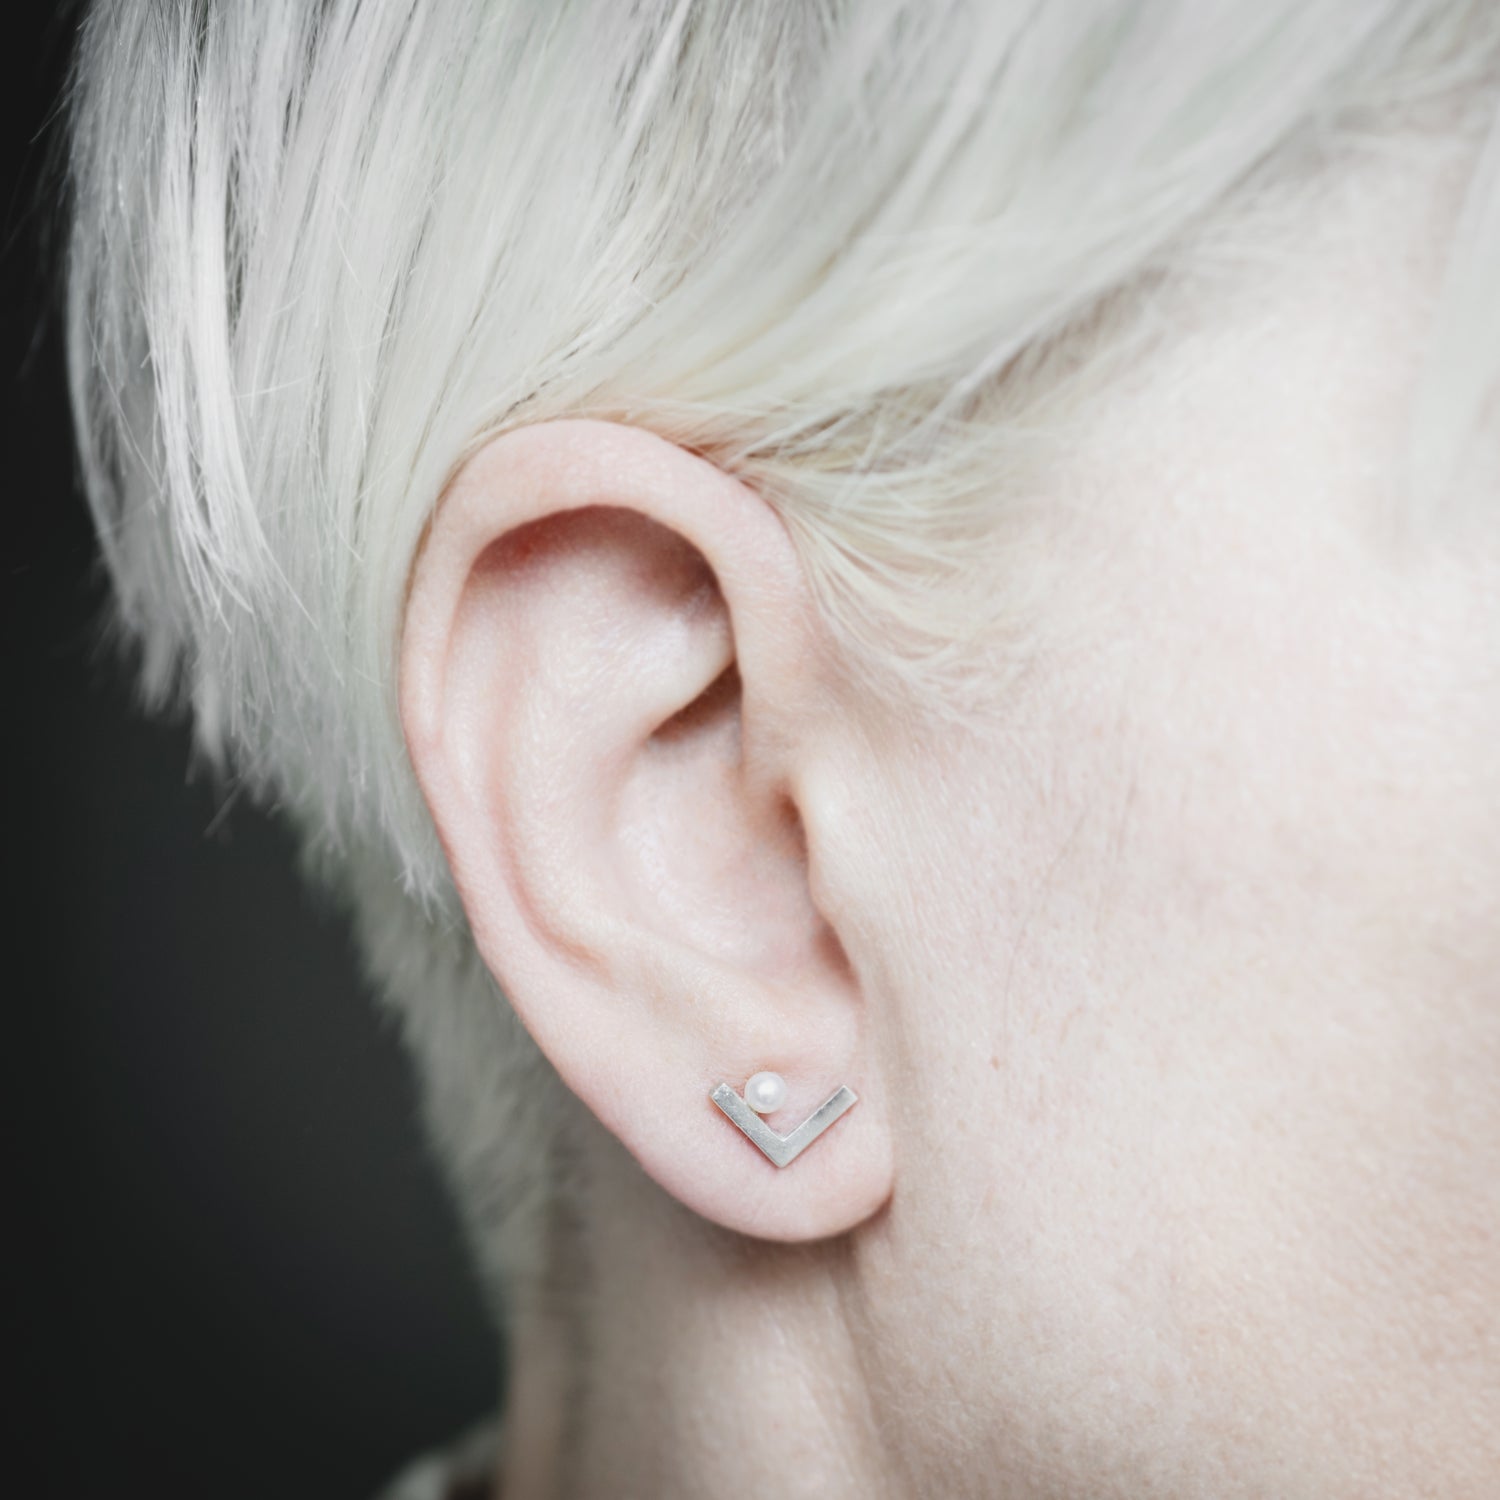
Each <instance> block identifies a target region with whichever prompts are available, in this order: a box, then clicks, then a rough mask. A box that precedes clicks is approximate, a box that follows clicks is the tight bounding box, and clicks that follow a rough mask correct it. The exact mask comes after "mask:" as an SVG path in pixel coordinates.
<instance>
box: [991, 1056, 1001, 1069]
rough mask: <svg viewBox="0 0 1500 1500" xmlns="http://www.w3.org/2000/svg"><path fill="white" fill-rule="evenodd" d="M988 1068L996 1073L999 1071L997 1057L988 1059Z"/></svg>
mask: <svg viewBox="0 0 1500 1500" xmlns="http://www.w3.org/2000/svg"><path fill="white" fill-rule="evenodd" d="M990 1066H991V1067H992V1068H993V1069H994V1070H995V1071H996V1072H997V1073H998V1072H999V1071H1000V1059H999V1058H998V1057H992V1058H991V1059H990Z"/></svg>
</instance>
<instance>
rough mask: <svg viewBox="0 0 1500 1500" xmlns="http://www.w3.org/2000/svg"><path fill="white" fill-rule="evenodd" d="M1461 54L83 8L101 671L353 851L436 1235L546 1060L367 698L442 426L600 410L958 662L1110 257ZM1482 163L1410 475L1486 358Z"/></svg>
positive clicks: (330, 11) (1178, 39)
mask: <svg viewBox="0 0 1500 1500" xmlns="http://www.w3.org/2000/svg"><path fill="white" fill-rule="evenodd" d="M1497 59H1500V7H1496V6H1495V5H1494V4H1493V3H1492V0H1051V3H1047V0H988V3H980V0H546V3H543V0H384V3H368V0H366V3H361V0H321V3H314V0H244V3H228V0H225V3H219V4H214V3H211V0H103V3H99V4H97V5H96V6H95V7H94V8H93V10H92V11H91V12H90V14H89V15H88V18H87V21H86V23H85V24H84V26H83V29H82V34H81V38H80V49H79V54H78V61H77V67H76V73H75V79H74V84H73V96H72V101H71V105H72V107H71V117H70V119H71V138H70V139H71V157H70V167H71V172H70V178H71V209H70V213H71V240H70V253H69V260H68V282H69V300H68V326H69V358H70V369H71V384H72V398H73V404H74V408H75V413H76V418H77V427H78V433H79V441H80V448H81V453H82V463H83V473H84V478H85V483H86V487H87V491H88V495H89V498H90V501H91V503H92V506H93V511H94V515H95V519H96V522H97V526H98V531H99V535H100V538H101V542H102V546H103V550H104V555H105V559H106V562H107V564H108V567H109V570H110V573H111V575H112V578H113V581H114V586H115V591H116V597H117V600H118V612H119V618H120V621H121V623H122V625H123V627H124V629H125V631H126V632H127V633H128V635H129V637H130V638H131V639H132V640H134V641H136V642H138V643H139V647H140V650H141V655H142V663H143V679H144V683H145V688H146V691H147V693H148V694H149V696H150V698H151V699H152V700H153V701H161V700H164V699H168V698H172V697H176V696H179V695H180V696H181V697H183V698H185V700H186V701H187V702H188V703H189V704H190V707H191V711H192V716H193V722H194V724H195V726H196V732H197V736H198V739H199V741H200V743H201V744H202V745H203V746H204V747H205V748H206V749H207V750H208V751H209V752H210V753H211V754H212V755H213V756H214V757H215V759H217V760H218V761H220V762H221V763H222V764H224V765H226V766H227V767H229V768H231V769H232V772H233V774H234V775H235V776H236V777H238V778H239V779H240V780H241V781H242V782H243V783H244V784H245V785H247V786H248V787H249V788H250V789H251V790H252V791H253V792H255V793H257V794H258V795H260V796H261V797H262V798H265V799H267V800H269V801H271V802H273V803H274V804H276V805H277V806H279V807H280V808H282V809H283V810H284V811H285V812H286V813H288V814H289V815H290V817H291V818H292V819H293V821H294V822H295V823H296V825H297V827H298V828H299V830H300V831H301V833H302V835H303V837H304V840H305V842H306V846H307V848H308V850H309V852H310V855H311V856H312V857H313V859H314V860H315V861H316V862H317V863H318V864H319V865H321V866H322V867H324V868H326V869H332V870H337V871H339V872H340V873H341V877H342V879H343V880H344V882H345V883H346V885H347V887H348V888H349V889H351V890H353V891H354V892H355V899H354V905H355V909H356V913H357V915H358V918H359V920H360V922H361V929H362V932H363V934H364V939H363V940H364V943H365V948H366V953H367V957H368V960H369V962H370V964H371V967H372V969H373V970H374V971H375V972H376V973H377V974H378V975H379V976H380V978H381V981H382V984H383V985H384V986H385V987H386V988H387V990H388V991H389V992H390V993H391V995H392V996H393V997H394V999H395V1001H396V1003H397V1007H398V1011H399V1013H400V1014H401V1015H402V1017H403V1019H404V1023H405V1025H406V1027H407V1030H408V1033H409V1035H410V1037H411V1039H412V1041H413V1044H414V1046H415V1047H416V1049H417V1051H418V1053H419V1055H420V1057H421V1060H422V1065H423V1069H424V1072H425V1074H426V1081H427V1085H428V1092H429V1099H430V1106H431V1112H432V1118H433V1120H434V1124H435V1127H436V1129H437V1132H438V1134H439V1136H440V1138H441V1140H442V1142H443V1150H444V1154H445V1156H446V1158H447V1159H448V1161H449V1162H450V1164H451V1165H452V1166H453V1168H454V1171H455V1173H456V1175H457V1177H458V1178H459V1180H460V1182H461V1183H462V1184H463V1189H464V1195H465V1198H466V1202H467V1206H468V1209H469V1212H470V1213H471V1215H472V1216H473V1218H474V1221H475V1226H476V1233H478V1234H479V1235H480V1236H481V1238H482V1239H484V1241H485V1246H486V1248H485V1251H484V1258H485V1259H486V1260H487V1261H489V1262H491V1263H494V1262H495V1261H496V1260H497V1259H498V1260H500V1261H505V1262H506V1263H507V1264H508V1265H509V1267H510V1269H511V1271H512V1273H514V1274H520V1273H522V1272H523V1271H524V1269H525V1266H524V1262H525V1261H526V1258H527V1253H526V1252H525V1250H524V1249H522V1248H516V1246H520V1245H521V1244H522V1241H521V1240H517V1241H516V1242H515V1245H514V1246H512V1247H511V1248H510V1249H508V1250H502V1249H499V1248H497V1247H498V1246H500V1245H501V1228H500V1224H501V1221H502V1220H503V1219H505V1218H506V1216H507V1215H509V1217H510V1218H511V1219H512V1220H514V1221H520V1220H527V1221H528V1222H534V1221H535V1220H537V1219H538V1218H539V1217H541V1216H540V1215H539V1214H537V1213H534V1212H533V1209H535V1208H536V1207H537V1206H538V1205H541V1204H545V1203H546V1202H548V1201H551V1198H552V1195H553V1194H554V1193H555V1180H556V1179H555V1167H554V1166H553V1165H547V1166H544V1168H543V1169H541V1170H538V1171H532V1172H531V1173H530V1175H529V1176H528V1175H527V1173H526V1171H525V1169H524V1166H523V1164H524V1163H525V1162H527V1161H528V1160H532V1161H535V1160H538V1159H541V1160H544V1161H545V1160H546V1157H545V1147H544V1146H543V1145H542V1144H541V1141H542V1140H543V1139H544V1138H545V1137H546V1134H547V1131H548V1129H549V1128H550V1127H549V1126H548V1124H547V1115H548V1111H549V1110H550V1111H556V1110H557V1109H559V1108H561V1106H560V1105H559V1104H558V1102H557V1099H558V1096H560V1093H561V1091H560V1089H559V1087H558V1086H557V1084H556V1082H555V1080H553V1079H552V1078H551V1075H550V1072H549V1070H547V1069H546V1068H545V1066H544V1065H543V1064H541V1062H540V1060H539V1058H538V1057H537V1055H536V1054H535V1051H534V1049H532V1048H530V1046H529V1044H528V1043H527V1041H526V1039H525V1038H524V1036H523V1035H522V1034H521V1033H520V1030H519V1027H518V1026H517V1025H516V1024H515V1022H514V1020H513V1018H512V1016H511V1014H510V1011H509V1008H508V1007H507V1006H505V1005H504V1004H503V1003H502V1002H500V1001H499V1000H498V999H497V996H496V994H495V991H494V988H493V984H492V982H491V981H490V979H489V976H488V975H487V973H486V972H485V971H484V969H483V966H482V965H481V964H480V963H479V961H478V959H477V958H476V957H475V955H474V952H473V948H472V944H471V943H470V942H469V940H468V938H467V935H466V933H465V931H464V929H463V925H462V919H461V915H460V914H459V913H458V911H457V908H456V904H455V902H454V900H453V896H452V892H451V889H450V886H449V883H448V878H447V873H446V869H445V866H444V864H443V860H442V856H441V853H440V851H439V848H438V845H437V842H436V839H435V837H434V834H433V831H432V829H431V826H430V823H429V820H428V819H427V816H426V813H425V809H424V807H423V804H422V801H421V798H420V796H419V794H418V792H417V789H416V786H415V782H414V778H413V776H412V773H411V770H410V767H409V765H408V762H407V759H406V756H405V752H404V748H403V744H402V739H401V732H400V725H399V722H398V717H397V713H396V707H395V684H394V681H393V675H394V664H395V661H396V656H397V652H396V646H397V640H398V633H399V630H400V625H401V606H402V601H403V591H404V588H405V585H406V581H407V577H408V573H409V569H410V566H411V563H412V560H413V557H414V555H415V552H416V549H417V547H418V545H419V542H420V538H421V536H422V533H423V528H424V526H425V524H426V523H427V521H428V519H429V517H430V516H431V514H432V510H433V506H434V504H435V502H436V500H437V499H438V497H439V496H440V495H441V493H442V491H443V488H444V485H445V482H446V481H447V479H448V478H449V477H450V476H451V475H452V473H453V472H454V470H455V468H456V467H457V466H458V465H459V464H460V463H461V462H462V461H463V460H464V459H465V458H466V457H467V456H468V455H469V454H471V453H472V452H473V451H474V450H475V449H476V447H477V446H478V445H480V444H481V443H483V442H484V441H485V440H487V439H488V438H489V437H491V436H493V435H494V434H496V433H498V432H500V431H502V430H504V429H507V428H510V427H514V426H516V425H519V424H521V423H525V422H532V421H537V420H543V419H547V418H552V417H559V416H578V415H595V416H604V417H609V418H613V419H616V420H622V421H627V422H631V423H635V424H639V425H642V426H645V427H649V428H650V429H652V430H654V431H656V432H658V433H660V434H662V435H663V436H664V437H666V438H668V439H671V440H673V441H675V442H678V443H681V444H683V445H685V446H687V447H690V448H692V449H694V450H697V451H700V452H703V453H706V454H708V455H710V456H712V457H713V458H714V459H715V460H716V461H717V462H719V463H720V464H721V465H723V466H724V467H726V468H727V469H729V470H730V471H731V472H733V473H736V474H738V475H741V476H742V477H744V478H745V479H746V481H747V482H748V483H750V484H751V485H752V486H754V487H755V488H757V489H758V490H759V491H760V492H761V493H763V494H764V495H765V497H766V498H767V500H768V502H769V503H771V504H774V505H775V506H776V507H777V508H778V510H779V511H780V513H781V514H782V515H783V516H784V518H785V519H786V521H787V523H788V525H789V527H790V528H791V530H792V533H793V535H794V537H795V539H796V541H797V543H798V546H799V547H800V549H801V551H802V554H803V556H804V559H805V561H806V564H807V567H808V569H809V572H810V574H811V576H812V578H813V581H814V584H815V587H816V588H817V590H818V592H819V597H820V599H821V601H822V602H823V604H824V606H825V607H826V610H827V612H828V615H829V618H830V620H831V621H832V622H833V623H834V625H835V626H836V628H837V629H839V630H840V631H841V632H842V633H843V636H844V638H845V640H846V642H847V644H848V646H849V648H850V654H851V660H856V661H858V662H860V663H864V664H867V665H868V668H869V671H870V681H871V683H872V685H878V684H888V683H890V682H895V683H896V684H897V685H898V686H907V687H914V688H921V687H925V686H927V685H930V684H939V685H940V686H942V687H944V688H947V689H953V690H954V691H959V690H961V688H962V685H963V683H964V680H965V678H964V673H965V663H966V662H967V661H968V660H969V659H970V652H969V648H970V647H971V646H972V645H973V643H974V641H975V640H977V639H979V638H980V637H981V636H982V635H983V634H984V633H986V632H988V631H990V630H991V629H993V628H994V626H995V624H996V621H997V620H998V619H999V618H1001V617H1002V616H1003V615H1004V613H1005V612H1006V611H1007V610H1014V609H1015V607H1016V601H1015V600H1014V599H1006V600H1000V601H996V600H995V599H994V598H993V597H992V596H993V594H994V592H995V591H994V590H993V589H992V588H987V587H985V582H984V578H983V576H982V574H983V569H982V568H979V567H976V558H982V557H983V555H984V554H983V548H982V546H980V545H979V544H981V543H982V542H983V541H984V539H985V538H986V537H988V536H992V535H993V534H994V533H995V531H996V528H997V527H998V526H1000V525H1002V524H1003V522H1004V520H1005V517H1006V515H1007V508H1008V507H1011V508H1013V507H1015V506H1017V505H1020V504H1021V503H1023V501H1024V499H1025V494H1026V487H1025V483H1024V474H1025V472H1026V465H1027V463H1028V462H1029V461H1030V460H1031V459H1032V458H1033V457H1034V456H1035V455H1036V454H1037V453H1039V452H1042V451H1045V447H1046V444H1047V442H1048V441H1055V439H1056V434H1057V433H1058V432H1059V431H1060V430H1061V425H1060V424H1061V422H1062V420H1063V418H1064V416H1065V414H1066V412H1067V410H1068V409H1069V406H1070V403H1075V404H1076V402H1075V398H1077V397H1078V396H1079V395H1080V393H1081V392H1082V391H1083V390H1084V389H1085V386H1086V383H1087V381H1089V380H1091V379H1092V380H1097V378H1098V376H1099V372H1101V371H1104V370H1107V369H1108V368H1110V361H1109V357H1108V356H1109V354H1110V351H1111V349H1112V348H1113V349H1118V348H1119V347H1123V342H1122V341H1123V340H1124V337H1125V335H1124V333H1123V331H1122V330H1124V329H1126V328H1127V327H1128V321H1129V320H1128V318H1122V316H1121V314H1120V311H1119V310H1120V309H1121V308H1122V307H1125V308H1128V306H1129V301H1130V299H1129V297H1128V295H1127V294H1128V293H1129V291H1130V289H1131V288H1132V287H1137V286H1139V285H1140V284H1141V281H1142V278H1145V277H1148V276H1152V275H1159V274H1161V273H1162V272H1163V271H1167V272H1170V271H1171V270H1172V268H1173V267H1174V266H1179V265H1181V264H1182V263H1183V261H1184V258H1185V255H1186V247H1187V246H1188V245H1189V244H1190V243H1192V241H1193V237H1194V236H1195V235H1199V236H1201V235H1202V234H1203V233H1204V232H1205V226H1207V225H1212V224H1213V223H1215V222H1223V215H1224V213H1225V212H1226V211H1227V207H1228V206H1229V205H1231V204H1233V203H1236V202H1238V203H1244V202H1247V201H1253V200H1254V199H1255V198H1256V195H1257V193H1258V192H1262V193H1271V192H1272V191H1273V189H1274V186H1275V184H1276V183H1277V182H1278V181H1279V180H1281V177H1280V176H1278V174H1282V176H1284V175H1285V174H1286V172H1288V171H1290V168H1284V166H1283V164H1286V163H1290V162H1293V161H1294V160H1295V159H1296V156H1297V153H1298V152H1305V151H1306V150H1308V149H1309V148H1311V149H1318V148H1319V146H1320V144H1321V145H1322V146H1326V144H1327V143H1328V142H1329V141H1330V140H1333V139H1335V138H1339V139H1344V140H1349V139H1356V138H1360V137H1361V133H1362V132H1363V133H1365V134H1366V135H1368V134H1369V133H1370V132H1372V131H1373V130H1374V129H1375V127H1376V126H1377V125H1378V124H1379V123H1380V122H1382V121H1384V122H1386V123H1387V124H1388V122H1389V120H1390V119H1391V118H1392V114H1393V112H1398V111H1403V110H1420V109H1421V108H1422V107H1424V106H1425V105H1427V104H1430V103H1432V102H1434V101H1441V100H1448V101H1451V100H1453V99H1455V98H1467V97H1470V96H1475V97H1480V98H1484V97H1485V89H1484V87H1483V86H1484V85H1485V84H1486V83H1487V82H1489V81H1493V80H1494V79H1495V78H1496V75H1497V66H1500V64H1497ZM1486 107H1490V106H1486ZM1497 139H1500V138H1497ZM1481 159H1482V162H1483V168H1482V170H1481V172H1480V174H1479V175H1478V177H1477V178H1476V181H1475V186H1474V189H1473V194H1472V198H1471V202H1470V207H1469V209H1468V210H1467V212H1466V216H1465V220H1464V223H1465V225H1466V230H1465V233H1464V235H1463V237H1462V238H1461V240H1460V242H1459V244H1458V245H1457V246H1456V248H1455V253H1454V259H1453V268H1452V273H1451V289H1452V296H1451V298H1450V302H1449V304H1448V309H1447V311H1446V312H1445V313H1444V314H1443V315H1441V316H1440V317H1439V320H1438V333H1437V336H1436V338H1437V341H1436V343H1435V345H1434V354H1433V359H1434V369H1435V371H1437V372H1439V374H1438V375H1436V376H1435V377H1434V379H1433V381H1432V382H1431V383H1430V385H1429V387H1428V394H1427V395H1426V396H1425V397H1424V400H1423V401H1422V402H1421V403H1419V414H1418V418H1417V421H1416V424H1415V426H1414V429H1413V438H1412V452H1413V455H1414V457H1413V463H1412V473H1413V475H1414V476H1416V478H1417V481H1418V484H1417V488H1418V489H1419V490H1425V491H1437V490H1440V489H1441V486H1442V483H1443V481H1444V478H1445V476H1447V475H1449V474H1451V472H1452V469H1453V465H1454V463H1455V462H1456V455H1457V453H1458V452H1459V450H1460V449H1461V447H1462V445H1463V443H1464V441H1465V440H1466V437H1467V436H1468V433H1469V430H1470V429H1471V428H1472V427H1473V425H1474V424H1475V423H1476V422H1477V420H1478V417H1479V413H1480V411H1481V409H1482V407H1483V404H1484V401H1485V400H1486V399H1487V397H1488V395H1489V394H1490V393H1491V392H1492V390H1493V388H1494V385H1495V376H1496V373H1497V366H1500V295H1496V293H1497V290H1500V289H1497V288H1494V287H1492V286H1491V284H1490V280H1489V278H1490V275H1491V274H1492V268H1493V267H1494V266H1495V265H1496V264H1497V261H1496V251H1497V249H1500V146H1494V145H1492V146H1491V148H1490V149H1489V150H1488V151H1487V152H1486V153H1485V154H1484V156H1483V157H1482V158H1481ZM1062 350H1067V351H1068V354H1067V357H1063V356H1062V355H1061V354H1060V353H1059V351H1062ZM1080 351H1082V353H1081V352H1080ZM1083 354H1086V355H1087V357H1082V355H1083ZM1434 392H1435V393H1437V394H1432V393H1434ZM508 1143H515V1144H514V1146H512V1145H510V1144H508ZM539 1151H541V1152H543V1155H542V1156H540V1157H539V1156H538V1152H539ZM523 1238H524V1237H523Z"/></svg>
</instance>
